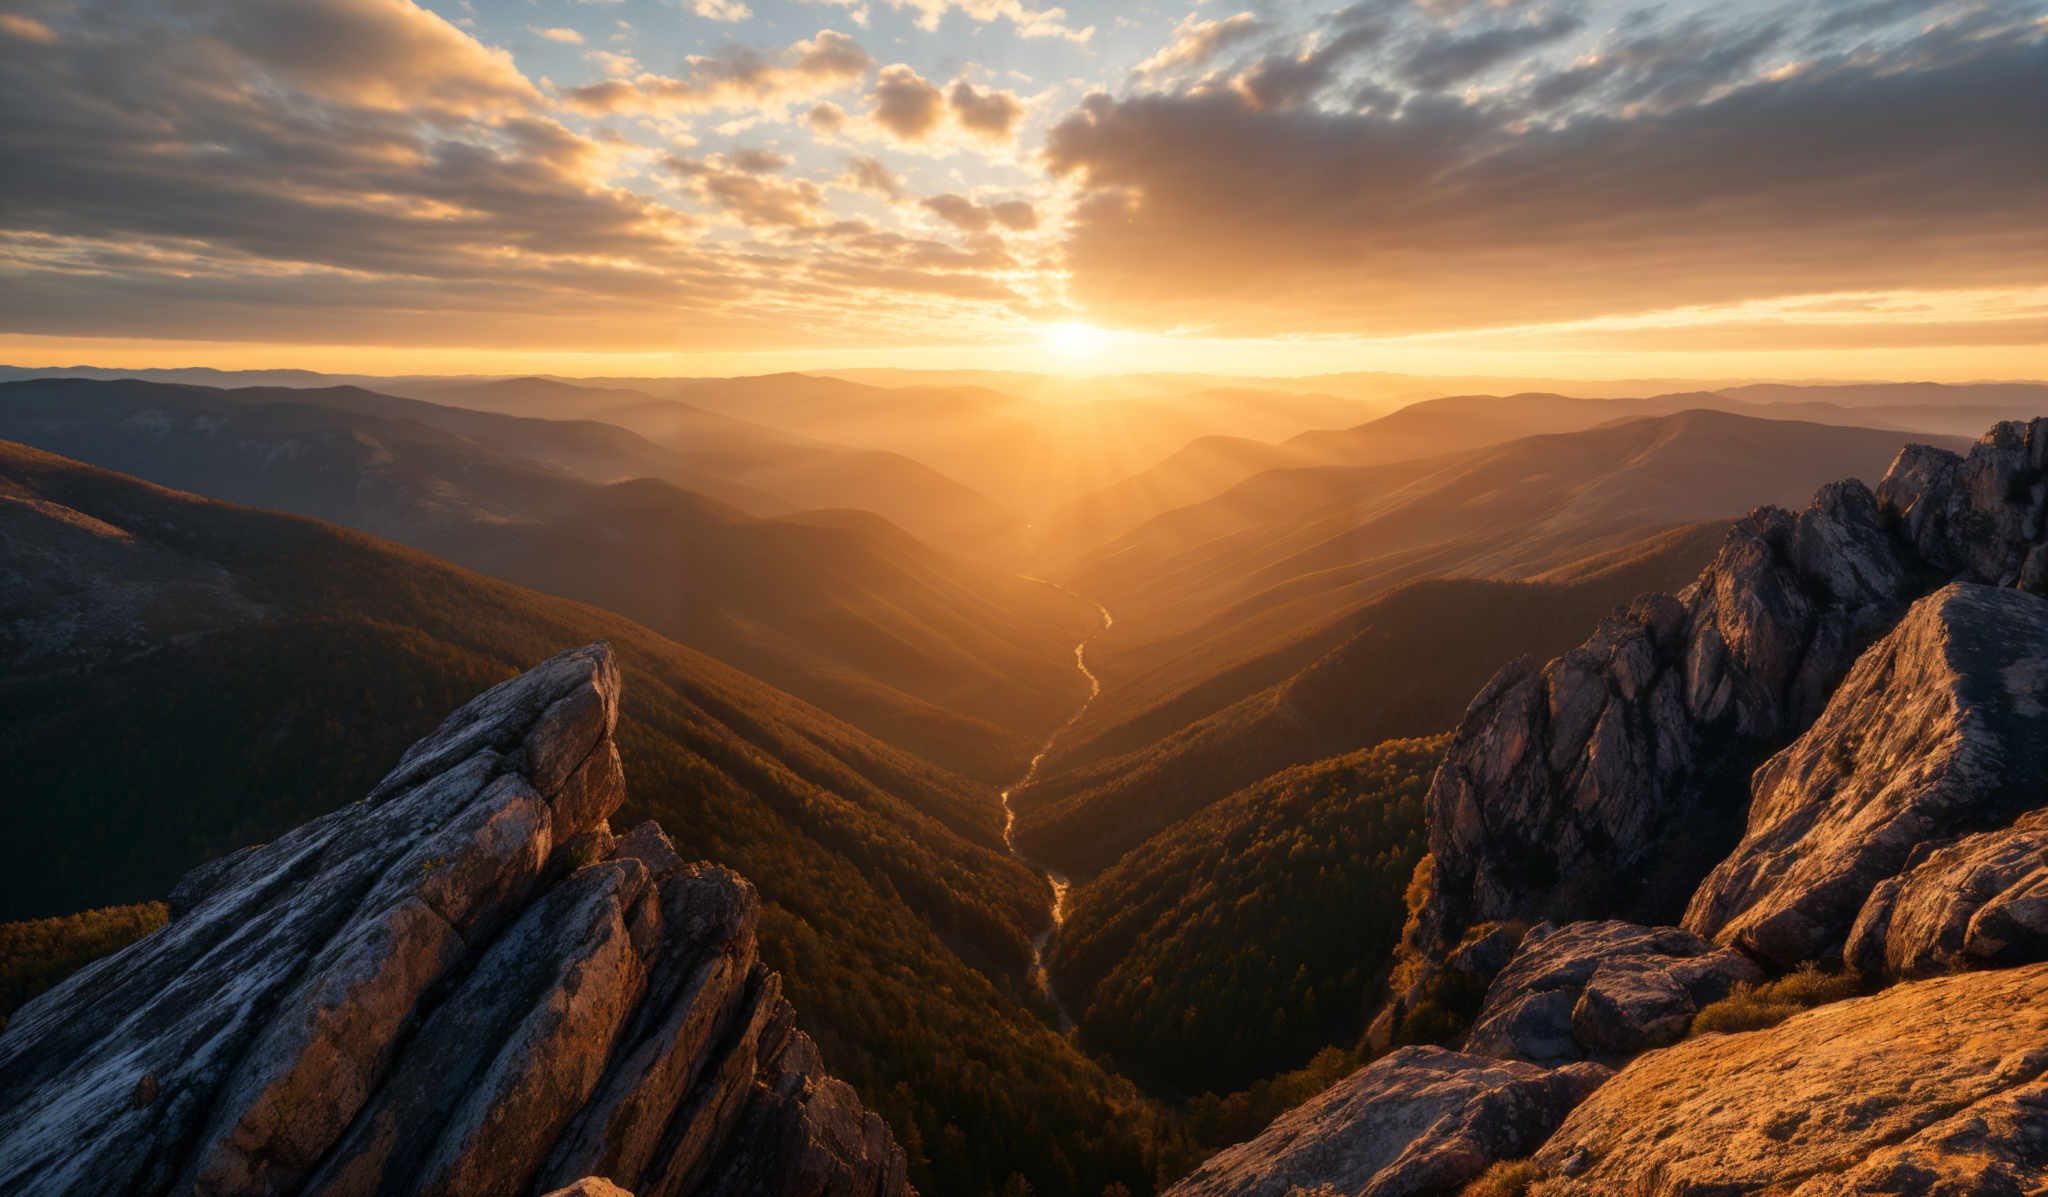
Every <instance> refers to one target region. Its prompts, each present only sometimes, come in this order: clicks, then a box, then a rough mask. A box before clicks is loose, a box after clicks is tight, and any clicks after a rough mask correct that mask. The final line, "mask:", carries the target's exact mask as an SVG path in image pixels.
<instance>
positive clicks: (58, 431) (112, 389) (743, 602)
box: [0, 381, 1093, 782]
mask: <svg viewBox="0 0 2048 1197" xmlns="http://www.w3.org/2000/svg"><path fill="white" fill-rule="evenodd" d="M0 437H14V438H17V439H20V440H22V441H24V442H26V443H30V444H34V445H37V446H38V447H41V448H45V449H48V450H50V451H52V452H58V453H64V454H68V455H70V456H73V457H77V458H80V459H83V460H87V461H91V462H94V463H95V464H100V465H103V466H105V467H106V468H110V469H116V470H120V471H124V472H128V473H133V474H136V475H138V476H141V477H145V478H149V479H151V480H152V481H155V482H158V483H160V484H163V485H167V486H172V487H177V488H181V489H187V490H191V491H194V492H197V493H202V494H206V495H208V496H210V497H214V498H220V499H226V500H230V501H234V502H241V503H247V504H250V505H253V506H260V507H265V508H271V509H276V510H283V511H290V512H293V513H296V514H301V515H308V516H313V517H315V518H319V519H326V520H331V521H334V522H337V523H341V524H344V525H347V526H350V527H354V528H358V529H360V530H363V531H367V532H371V533H374V534H377V535H382V536H388V537H390V538H392V539H394V540H398V541H400V542H401V543H405V544H409V545H412V546H414V547H416V548H420V549H423V550H425V551H428V552H431V553H434V554H436V555H438V556H442V557H446V558H448V559H449V560H452V561H455V562H457V563H460V564H465V565H468V566H470V567H472V568H478V569H483V570H486V571H487V572H491V573H493V574H496V575H497V576H500V577H503V578H506V579H508V580H511V581H514V582H517V583H519V584H522V585H526V586H531V587H534V588H536V589H540V590H544V591H547V592H550V593H556V594H562V595H565V596H568V597H571V598H577V599H582V600H584V601H590V602H597V603H600V604H603V605H605V606H607V607H609V608H611V609H613V610H617V611H622V612H625V613H627V614H628V615H631V616H633V617H635V618H638V619H640V620H642V621H643V622H645V623H647V624H648V625H649V626H651V627H653V628H655V630H657V631H661V632H663V633H665V634H668V635H671V636H674V637H676V638H678V639H680V640H682V641H684V642H685V643H689V644H691V645H692V646H693V647H696V648H699V649H701V650H702V651H705V652H708V653H711V654H712V655H714V656H718V657H720V658H721V659H723V660H726V661H728V662H731V663H733V664H737V665H739V666H740V667H742V668H744V669H747V670H748V671H750V672H753V673H755V674H757V675H759V676H762V677H766V678H771V679H772V680H773V681H774V682H775V684H777V685H778V686H781V687H783V688H786V689H789V690H791V691H793V692H795V693H798V694H800V695H801V696H803V697H805V698H808V699H810V700H811V701H814V702H817V703H819V704H821V705H823V706H825V707H827V708H828V709H831V710H833V711H834V712H835V713H837V714H839V715H841V716H842V717H845V718H850V719H852V720H854V721H855V722H856V723H857V724H858V725H860V726H862V727H863V728H864V729H866V730H869V731H871V732H874V733H876V734H880V735H883V736H885V737H886V738H888V739H889V740H890V741H891V742H892V743H897V744H900V745H905V746H908V747H910V748H912V749H913V750H914V751H917V752H919V753H920V754H922V755H925V756H927V757H929V758H932V759H935V760H939V761H941V762H943V763H946V764H948V765H949V766H952V767H955V768H958V769H962V770H965V771H967V772H970V773H972V774H974V775H976V776H977V777H979V778H982V779H983V780H987V781H991V782H994V781H1001V780H1003V779H1006V778H1009V777H1013V776H1015V775H1016V774H1017V773H1019V772H1021V771H1022V769H1023V762H1025V761H1026V760H1028V759H1029V758H1030V756H1031V754H1032V752H1033V751H1035V747H1036V745H1037V743H1038V741H1039V740H1040V739H1042V738H1043V736H1044V734H1045V732H1046V731H1047V730H1049V729H1050V728H1052V727H1054V726H1056V725H1057V724H1058V723H1059V722H1060V720H1061V719H1063V718H1064V717H1065V715H1066V713H1067V711H1068V709H1069V708H1070V707H1071V705H1072V703H1073V702H1075V701H1077V700H1078V699H1077V687H1078V686H1079V685H1080V682H1079V680H1078V679H1077V677H1076V676H1075V674H1074V672H1073V668H1072V661H1071V653H1072V646H1073V642H1074V641H1075V640H1076V639H1078V638H1079V637H1080V635H1081V634H1083V633H1084V632H1085V631H1086V630H1087V628H1088V627H1089V626H1090V624H1091V621H1092V618H1093V616H1092V611H1091V610H1090V609H1089V608H1087V607H1086V606H1085V605H1083V604H1080V603H1078V602H1075V601H1074V600H1071V599H1068V598H1066V597H1064V596H1062V595H1060V594H1059V593H1057V592H1055V591H1052V590H1050V589H1048V588H1046V587H1043V586H1040V585H1036V584H1033V583H1030V582H1026V581H1024V580H1023V579H1020V578H1018V577H1016V576H1014V575H1011V574H1008V573H1005V572H1003V571H1001V570H999V569H994V568H990V567H987V566H984V565H980V564H978V563H975V562H972V561H967V560H962V559H959V558H955V557H952V556H950V555H948V554H945V553H942V552H939V551H937V550H933V549H928V548H926V547H925V546H924V545H922V544H920V543H919V542H917V541H915V540H913V539H912V538H911V537H909V536H908V535H907V534H905V533H903V532H902V531H900V530H898V529H896V528H894V527H893V526H890V525H888V524H887V523H885V522H884V521H882V520H881V519H880V518H879V517H877V518H875V519H872V520H868V521H845V520H841V521H839V522H838V523H837V524H835V525H831V526H827V525H825V524H823V523H821V522H820V521H819V520H818V519H817V518H816V517H798V518H790V517H783V518H780V519H757V518H755V517H752V516H749V515H747V514H745V513H744V512H742V511H739V510H737V509H735V508H733V507H730V506H727V505H726V504H724V503H721V502H717V501H715V500H713V499H710V498H705V497H703V496H699V495H694V494H691V493H690V492H688V491H684V490H681V489H678V488H677V487H675V486H674V485H672V484H670V483H668V482H665V481H660V480H657V479H658V478H659V477H661V476H663V474H666V475H667V476H673V475H674V474H675V473H676V472H677V468H676V458H675V456H674V455H673V454H671V453H670V452H669V451H668V450H666V449H664V448H663V447H662V446H660V445H657V444H655V443H654V442H652V441H649V440H646V439H645V438H642V437H640V436H638V435H636V434H635V433H632V432H630V431H627V430H625V429H622V428H618V427H615V426H613V425H610V424H604V423H598V422H592V421H553V420H538V419H531V418H525V417H513V416H504V415H497V414H489V413H483V412H478V411H472V410H468V409H464V408H451V407H442V406H438V405H435V404H430V403H425V402H421V401H418V400H411V399H403V398H396V397H392V396H387V395H380V394H377V393H375V392H370V391H362V390H359V389H355V388H332V389H327V390H319V391H296V390H274V389H261V388H259V389H253V390H248V391H230V392H221V391H213V390H208V389H205V388H190V387H175V386H166V385H163V384H156V383H136V382H116V383H100V382H89V381H58V382H31V383H8V384H0ZM648 475H655V477H653V478H650V477H648ZM622 477H624V478H634V477H638V478H640V479H642V480H640V481H635V482H631V483H619V482H617V481H616V480H617V479H619V478H622ZM598 479H601V480H602V481H603V482H605V483H608V484H610V485H599V484H598V482H597V481H596V480H598Z"/></svg>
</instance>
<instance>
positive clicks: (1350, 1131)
mask: <svg viewBox="0 0 2048 1197" xmlns="http://www.w3.org/2000/svg"><path fill="white" fill-rule="evenodd" d="M1607 1076H1608V1071H1607V1069H1605V1068H1602V1067H1601V1066H1600V1065H1598V1064H1573V1065H1570V1066H1568V1067H1565V1068H1554V1069H1553V1068H1539V1067H1537V1066H1535V1065H1533V1064H1524V1063H1520V1062H1517V1061H1509V1060H1492V1059H1487V1058H1485V1057H1482V1056H1469V1055H1464V1054H1461V1053H1459V1052H1451V1051H1445V1050H1443V1049H1442V1048H1435V1047H1406V1048H1402V1049H1401V1050H1400V1051H1397V1052H1395V1053H1393V1054H1392V1055H1390V1056H1386V1057H1384V1058H1383V1059H1380V1060H1377V1061H1375V1062H1374V1063H1372V1064H1369V1065H1367V1066H1366V1067H1364V1068H1361V1069H1359V1070H1358V1071H1357V1072H1355V1073H1353V1074H1352V1075H1351V1076H1350V1077H1348V1078H1346V1079H1345V1080H1343V1081H1340V1082H1339V1083H1337V1084H1336V1085H1334V1086H1332V1087H1331V1088H1329V1089H1327V1090H1325V1091H1324V1092H1323V1093H1322V1094H1321V1095H1320V1096H1318V1097H1317V1098H1315V1100H1313V1101H1311V1102H1309V1103H1308V1104H1306V1105H1303V1106H1301V1107H1299V1108H1297V1109H1294V1110H1292V1111H1290V1112H1288V1113H1286V1114H1284V1115H1282V1116H1281V1117H1280V1118H1279V1119H1277V1120H1276V1121H1275V1122H1274V1123H1273V1125H1272V1126H1270V1127H1268V1128H1266V1131H1265V1133H1264V1134H1261V1135H1260V1136H1259V1137H1258V1138H1256V1139H1253V1140H1251V1141H1250V1142H1247V1143H1240V1144H1238V1145H1237V1146H1236V1147H1233V1148H1231V1149H1229V1150H1228V1151H1225V1152H1223V1153H1221V1154H1220V1155H1217V1156H1216V1157H1214V1158H1213V1159H1211V1160H1210V1161H1209V1162H1208V1163H1206V1164H1203V1165H1202V1166H1201V1167H1200V1168H1198V1169H1196V1170H1195V1171H1194V1172H1193V1173H1192V1174H1190V1175H1189V1176H1188V1177H1187V1178H1186V1179H1185V1180H1182V1181H1181V1182H1180V1183H1179V1184H1177V1185H1174V1186H1173V1187H1172V1188H1171V1189H1169V1190H1167V1192H1166V1194H1165V1197H1286V1195H1288V1194H1292V1193H1296V1192H1301V1193H1324V1192H1327V1193H1343V1194H1355V1195H1356V1197H1408V1195H1410V1194H1423V1193H1441V1192H1445V1191H1451V1190H1455V1189H1456V1188H1457V1187H1458V1186H1459V1185H1462V1184H1464V1183H1465V1182H1467V1181H1469V1180H1472V1179H1473V1178H1474V1177H1477V1176H1478V1175H1479V1174H1480V1173H1482V1172H1484V1171H1486V1169H1487V1167H1488V1165H1490V1164H1491V1163H1492V1162H1493V1161H1495V1160H1499V1159H1511V1158H1516V1157H1520V1156H1524V1155H1527V1154H1529V1153H1530V1152H1531V1151H1533V1150H1535V1149H1536V1147H1537V1145H1539V1144H1540V1143H1542V1142H1543V1141H1544V1139H1545V1138H1546V1137H1547V1136H1548V1135H1549V1134H1550V1133H1551V1132H1552V1131H1553V1130H1555V1129H1556V1128H1557V1126H1558V1124H1559V1123H1560V1122H1562V1121H1563V1120H1564V1117H1565V1115H1566V1113H1567V1112H1569V1111H1570V1110H1571V1108H1572V1107H1573V1106H1575V1105H1577V1104H1578V1103H1579V1102H1580V1101H1582V1100H1584V1099H1585V1097H1586V1095H1587V1094H1588V1093H1591V1092H1592V1091H1593V1090H1594V1089H1595V1088H1596V1087H1597V1086H1599V1084H1600V1083H1601V1082H1602V1081H1603V1080H1605V1079H1606V1078H1607Z"/></svg>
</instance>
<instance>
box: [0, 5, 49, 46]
mask: <svg viewBox="0 0 2048 1197" xmlns="http://www.w3.org/2000/svg"><path fill="white" fill-rule="evenodd" d="M0 37H11V38H14V39H16V40H17V41H24V42H34V43H36V44H37V45H39V46H54V45H56V44H57V34H56V31H55V30H53V29H51V28H50V27H49V26H48V25H45V24H43V23H42V22H41V21H38V20H36V19H35V18H34V17H32V16H29V15H28V14H26V13H18V12H0Z"/></svg>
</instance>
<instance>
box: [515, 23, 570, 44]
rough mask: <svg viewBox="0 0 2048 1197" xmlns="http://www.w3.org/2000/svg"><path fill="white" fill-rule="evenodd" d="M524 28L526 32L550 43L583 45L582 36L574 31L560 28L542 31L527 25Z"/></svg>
mask: <svg viewBox="0 0 2048 1197" xmlns="http://www.w3.org/2000/svg"><path fill="white" fill-rule="evenodd" d="M526 28H527V31H528V32H530V33H533V34H534V35H536V36H538V37H544V38H546V39H547V40H549V41H551V42H561V43H562V44H563V45H565V46H580V45H582V44H583V35H582V34H580V33H578V32H576V31H575V30H574V29H565V28H561V27H556V28H553V29H542V28H540V27H539V26H536V25H528V26H527V27H526Z"/></svg>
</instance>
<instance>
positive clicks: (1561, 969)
mask: <svg viewBox="0 0 2048 1197" xmlns="http://www.w3.org/2000/svg"><path fill="white" fill-rule="evenodd" d="M1762 979H1763V970H1761V969H1759V968H1758V967H1757V966H1756V965H1755V964H1753V963H1751V962H1750V961H1749V960H1748V959H1747V958H1746V957H1744V956H1742V955H1741V954H1740V953H1737V952H1731V951H1728V950H1726V949H1717V948H1716V947H1715V946H1714V945H1713V944H1711V943H1708V942H1707V941H1706V940H1704V939H1701V938H1700V937H1699V936H1697V935H1694V934H1692V933H1690V932H1688V931H1682V930H1680V929H1678V928H1676V927H1642V926H1638V925H1636V924H1633V923H1621V922H1602V923H1571V924H1568V925H1566V926H1563V927H1552V926H1550V925H1549V924H1539V925H1538V926H1536V927H1532V928H1531V929H1530V930H1529V933H1528V935H1527V936H1525V937H1524V938H1523V940H1522V945H1521V948H1520V949H1519V950H1518V951H1517V952H1516V953H1515V957H1514V959H1513V960H1512V961H1511V962H1510V963H1509V964H1508V965H1507V967H1506V968H1505V969H1503V970H1501V972H1500V974H1499V975H1498V976H1496V977H1495V978H1494V980H1493V984H1492V985H1491V986H1490V987H1489V988H1488V989H1487V991H1486V1001H1485V1003H1484V1005H1482V1006H1481V1008H1480V1012H1479V1016H1478V1018H1477V1019H1476V1020H1475V1021H1474V1023H1473V1027H1472V1031H1471V1033H1470V1034H1469V1035H1467V1036H1466V1039H1465V1050H1466V1051H1468V1052H1475V1053H1478V1054H1480V1055H1488V1056H1499V1057H1502V1058H1504V1059H1518V1060H1529V1061H1533V1062H1535V1063H1541V1064H1555V1063H1559V1062H1562V1061H1566V1060H1578V1059H1584V1058H1587V1057H1589V1056H1590V1057H1600V1056H1622V1055H1631V1054H1633V1053H1635V1052H1639V1051H1643V1050H1645V1049H1647V1048H1652V1047H1661V1046H1663V1045H1665V1044H1667V1043H1673V1042H1676V1041H1677V1040H1678V1039H1679V1038H1680V1037H1682V1036H1683V1035H1684V1034H1685V1030H1686V1027H1687V1026H1688V1025H1690V1024H1691V1022H1692V1016H1693V1015H1694V1014H1695V1013H1697V1012H1698V1011H1699V1009H1700V1007H1702V1006H1705V1005H1707V1004H1708V1003H1710V1002H1716V1001H1719V1000H1721V999H1722V998H1724V997H1726V996H1728V994H1729V993H1730V992H1732V991H1733V990H1734V988H1735V986H1736V985H1737V984H1739V983H1741V982H1744V981H1760V980H1762Z"/></svg>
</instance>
